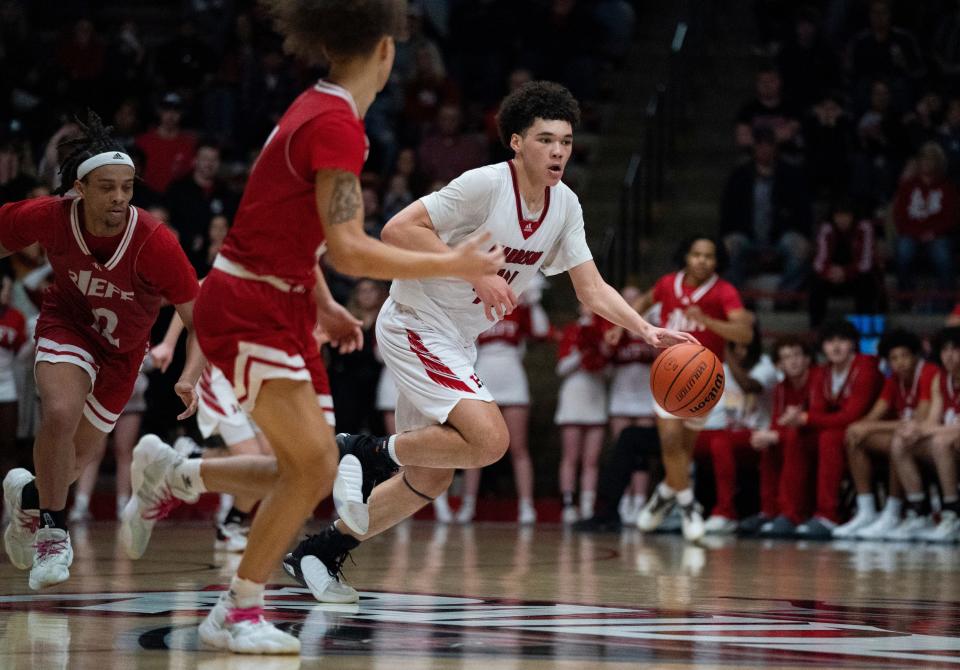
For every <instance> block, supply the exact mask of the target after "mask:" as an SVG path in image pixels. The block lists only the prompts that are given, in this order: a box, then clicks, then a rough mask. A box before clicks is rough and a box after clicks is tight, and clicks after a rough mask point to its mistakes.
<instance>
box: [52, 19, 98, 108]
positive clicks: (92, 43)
mask: <svg viewBox="0 0 960 670" xmlns="http://www.w3.org/2000/svg"><path fill="white" fill-rule="evenodd" d="M105 56H106V45H105V44H104V42H103V39H101V37H100V36H99V35H98V34H97V31H96V28H95V27H94V25H93V21H91V20H90V19H88V18H81V19H79V20H77V22H76V23H74V24H73V27H72V29H71V30H70V32H69V34H68V35H67V36H66V38H65V39H64V40H63V41H62V42H61V43H60V46H59V47H58V48H57V65H58V66H59V68H60V70H61V71H62V72H63V74H64V75H65V76H66V78H67V79H68V81H69V82H70V83H71V87H70V92H71V94H72V96H74V97H79V96H84V97H85V98H86V99H84V98H80V99H82V101H83V102H84V103H86V104H89V103H91V102H93V97H92V96H93V95H94V93H93V92H92V91H90V90H89V89H91V88H93V89H96V91H100V90H102V88H101V87H100V86H99V85H98V84H97V81H98V80H99V79H100V78H101V76H102V75H103V72H104V63H105ZM85 89H86V90H85Z"/></svg>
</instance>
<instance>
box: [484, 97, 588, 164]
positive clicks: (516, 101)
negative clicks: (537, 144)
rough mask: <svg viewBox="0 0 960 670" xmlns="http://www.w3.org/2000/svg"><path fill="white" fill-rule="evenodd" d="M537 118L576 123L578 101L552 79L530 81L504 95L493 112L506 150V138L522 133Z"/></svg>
mask: <svg viewBox="0 0 960 670" xmlns="http://www.w3.org/2000/svg"><path fill="white" fill-rule="evenodd" d="M537 119H543V120H544V121H567V122H568V123H569V124H570V126H571V127H573V128H576V127H577V125H578V124H579V123H580V104H579V103H578V102H577V99H576V98H574V97H573V94H572V93H570V91H568V90H567V89H566V87H564V86H561V85H560V84H555V83H553V82H552V81H531V82H528V83H526V84H524V85H523V86H521V87H520V88H518V89H517V90H516V91H514V92H513V93H511V94H510V95H508V96H507V97H506V98H504V99H503V102H502V103H500V111H498V112H497V130H498V132H499V133H500V141H501V142H502V143H503V146H505V147H506V148H507V149H509V148H510V138H511V137H513V136H514V135H523V134H524V133H525V132H526V131H527V130H528V129H529V128H530V126H532V125H533V124H534V122H535V121H536V120H537Z"/></svg>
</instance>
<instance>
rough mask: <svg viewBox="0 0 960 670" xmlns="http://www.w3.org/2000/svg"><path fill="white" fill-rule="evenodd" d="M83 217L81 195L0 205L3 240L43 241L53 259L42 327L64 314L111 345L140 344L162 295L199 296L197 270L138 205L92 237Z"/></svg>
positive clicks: (128, 347) (12, 244) (125, 348)
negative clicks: (109, 230)
mask: <svg viewBox="0 0 960 670" xmlns="http://www.w3.org/2000/svg"><path fill="white" fill-rule="evenodd" d="M82 218H83V207H82V206H81V198H60V197H44V198H35V199H33V200H23V201H20V202H14V203H10V204H7V205H4V206H3V207H0V245H3V247H4V248H6V249H7V250H9V251H16V250H19V249H22V248H24V247H27V246H29V245H31V244H33V243H34V242H39V243H40V246H42V247H43V248H44V250H45V251H46V252H47V258H48V259H49V261H50V264H51V265H52V266H53V274H54V284H53V286H51V287H50V288H49V289H47V292H46V293H45V294H44V297H43V304H42V305H41V308H40V321H39V323H38V326H37V330H38V332H41V331H42V330H43V326H44V324H45V323H50V322H52V321H59V322H60V323H69V324H71V325H75V326H77V327H78V332H79V333H80V334H86V335H87V336H88V339H89V341H90V342H91V343H93V344H95V345H96V346H99V347H100V348H102V349H103V350H104V351H106V352H116V353H126V352H130V351H134V350H136V349H141V350H142V349H144V348H145V347H146V344H147V340H148V338H149V335H150V328H151V327H152V326H153V323H154V321H155V320H156V318H157V312H158V311H159V310H160V303H161V300H162V299H164V298H166V299H167V300H168V301H169V302H171V303H173V304H180V303H185V302H189V301H191V300H193V299H194V298H195V297H196V294H197V288H198V284H197V275H196V273H195V272H194V270H193V268H192V267H191V265H190V263H189V261H188V260H187V257H186V255H185V254H184V253H183V251H182V250H181V249H180V246H179V244H177V241H176V239H175V238H174V237H173V235H172V234H171V233H170V231H168V230H167V229H166V228H165V227H164V226H163V224H161V223H160V222H159V221H158V220H157V219H154V218H153V217H152V216H150V215H149V214H147V213H146V212H144V211H143V210H141V209H139V208H137V207H132V206H131V207H130V208H129V214H128V222H127V226H126V229H125V230H124V231H123V233H121V234H119V235H116V236H113V237H106V238H96V237H93V236H91V235H90V234H89V233H87V232H86V231H85V230H84V226H83V221H82ZM91 247H93V249H92V250H91ZM98 250H101V251H104V250H105V251H104V253H103V254H99V253H98ZM98 257H99V258H98Z"/></svg>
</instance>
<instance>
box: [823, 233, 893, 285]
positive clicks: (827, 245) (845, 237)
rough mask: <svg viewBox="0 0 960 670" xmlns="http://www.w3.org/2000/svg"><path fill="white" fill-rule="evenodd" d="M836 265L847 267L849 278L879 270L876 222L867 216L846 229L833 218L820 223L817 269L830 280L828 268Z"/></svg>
mask: <svg viewBox="0 0 960 670" xmlns="http://www.w3.org/2000/svg"><path fill="white" fill-rule="evenodd" d="M834 265H839V266H840V267H841V268H843V277H844V279H845V280H846V281H850V280H851V279H853V278H854V277H856V276H857V275H860V274H870V273H873V272H876V271H877V270H878V269H879V265H880V264H879V257H878V255H877V236H876V230H875V229H874V227H873V222H872V221H870V220H869V219H864V220H862V221H860V222H859V223H857V225H855V226H853V227H852V228H851V229H850V230H848V231H845V232H844V231H841V230H840V229H839V228H837V227H836V226H835V225H833V223H831V222H829V221H828V222H825V223H822V224H820V229H819V230H818V231H817V247H816V253H815V254H814V256H813V270H814V272H816V273H817V274H818V275H820V276H821V277H823V278H824V279H826V278H827V270H829V269H830V267H831V266H834Z"/></svg>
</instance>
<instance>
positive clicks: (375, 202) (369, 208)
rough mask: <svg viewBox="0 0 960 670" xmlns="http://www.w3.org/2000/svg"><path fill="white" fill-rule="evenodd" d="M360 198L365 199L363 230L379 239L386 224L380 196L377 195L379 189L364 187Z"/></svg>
mask: <svg viewBox="0 0 960 670" xmlns="http://www.w3.org/2000/svg"><path fill="white" fill-rule="evenodd" d="M360 197H361V198H362V199H363V217H364V218H363V229H364V231H366V233H367V235H370V236H371V237H376V238H379V237H380V231H381V230H383V224H384V220H383V217H382V214H381V213H380V195H379V194H378V193H377V189H376V188H374V187H373V186H372V185H371V186H364V187H363V188H362V189H361V191H360Z"/></svg>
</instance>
